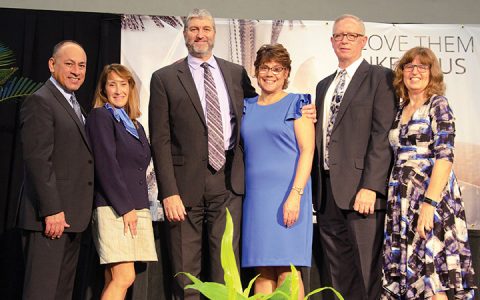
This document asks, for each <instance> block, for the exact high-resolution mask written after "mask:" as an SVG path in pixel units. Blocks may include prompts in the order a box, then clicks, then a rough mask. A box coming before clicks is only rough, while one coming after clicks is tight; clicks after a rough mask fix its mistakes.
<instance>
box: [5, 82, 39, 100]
mask: <svg viewBox="0 0 480 300" xmlns="http://www.w3.org/2000/svg"><path fill="white" fill-rule="evenodd" d="M41 86H42V83H37V82H34V81H33V80H31V79H29V78H25V77H20V78H17V77H13V78H12V80H10V81H8V82H7V83H5V85H3V86H0V101H6V100H10V99H14V98H19V97H23V96H28V95H30V94H31V93H33V92H35V91H36V90H38V89H39V88H40V87H41Z"/></svg>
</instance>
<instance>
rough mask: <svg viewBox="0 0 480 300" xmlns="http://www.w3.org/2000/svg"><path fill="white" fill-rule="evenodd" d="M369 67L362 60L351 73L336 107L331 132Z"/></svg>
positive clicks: (343, 113)
mask: <svg viewBox="0 0 480 300" xmlns="http://www.w3.org/2000/svg"><path fill="white" fill-rule="evenodd" d="M369 67H370V65H369V64H368V63H367V62H366V61H365V60H363V61H362V63H361V64H360V66H358V69H357V71H356V72H355V74H354V75H353V78H352V80H351V81H350V84H349V85H348V87H347V90H346V91H345V94H344V95H343V98H342V103H341V104H340V108H339V109H338V113H337V117H336V118H335V124H334V125H333V128H332V132H333V131H335V129H336V128H337V127H338V124H340V122H341V120H342V118H343V116H344V115H345V111H346V110H347V108H348V106H349V105H350V103H351V102H352V100H353V98H355V96H356V95H357V92H358V90H359V89H360V86H361V85H362V82H363V81H364V80H365V78H366V77H367V76H366V74H367V73H368V70H369Z"/></svg>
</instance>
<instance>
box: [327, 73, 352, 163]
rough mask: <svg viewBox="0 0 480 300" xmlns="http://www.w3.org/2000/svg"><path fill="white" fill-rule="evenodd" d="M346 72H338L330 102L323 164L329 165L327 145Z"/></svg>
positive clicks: (343, 88)
mask: <svg viewBox="0 0 480 300" xmlns="http://www.w3.org/2000/svg"><path fill="white" fill-rule="evenodd" d="M346 75H347V72H346V71H345V70H341V71H340V72H339V74H338V76H339V79H338V83H337V86H336V87H335V91H334V93H333V98H332V103H331V104H330V118H329V120H328V125H327V134H326V137H325V143H326V145H327V146H326V147H325V164H326V165H327V166H328V167H330V161H329V160H330V156H329V153H328V147H329V146H330V136H331V135H332V130H333V125H334V124H335V119H336V118H337V113H338V109H339V108H340V104H341V103H342V98H343V94H344V93H345V77H346Z"/></svg>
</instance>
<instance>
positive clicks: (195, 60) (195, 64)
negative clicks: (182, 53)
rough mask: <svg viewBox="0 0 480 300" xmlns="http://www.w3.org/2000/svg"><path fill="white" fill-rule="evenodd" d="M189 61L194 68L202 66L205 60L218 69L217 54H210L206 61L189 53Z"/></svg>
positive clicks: (189, 64)
mask: <svg viewBox="0 0 480 300" xmlns="http://www.w3.org/2000/svg"><path fill="white" fill-rule="evenodd" d="M187 62H188V66H189V67H190V68H192V69H194V70H197V69H198V68H201V66H200V65H201V64H203V63H204V62H207V63H208V64H209V65H210V67H212V68H214V69H218V64H217V60H216V59H215V56H213V55H212V56H210V58H209V59H208V60H207V61H204V60H202V59H200V58H197V57H195V56H192V55H190V54H189V55H188V56H187Z"/></svg>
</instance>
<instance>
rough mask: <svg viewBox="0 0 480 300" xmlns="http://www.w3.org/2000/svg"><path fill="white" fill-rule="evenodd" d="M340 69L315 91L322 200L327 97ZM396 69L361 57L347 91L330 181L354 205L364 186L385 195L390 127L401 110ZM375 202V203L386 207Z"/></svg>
mask: <svg viewBox="0 0 480 300" xmlns="http://www.w3.org/2000/svg"><path fill="white" fill-rule="evenodd" d="M335 75H336V74H335V73H334V74H332V75H330V76H328V77H326V78H325V79H323V80H322V81H320V82H319V83H318V85H317V91H316V95H317V98H316V105H317V108H318V110H317V118H318V120H319V121H318V122H317V124H316V155H315V156H316V159H315V161H314V177H317V180H315V182H317V183H319V185H318V186H317V190H316V192H315V195H316V198H317V201H316V203H317V205H319V201H320V199H321V193H322V188H323V187H322V185H321V182H322V181H321V180H319V179H318V176H321V175H322V174H321V173H322V172H323V171H322V170H323V138H322V132H323V130H324V128H323V126H322V123H323V122H322V120H323V102H324V98H325V94H326V92H327V90H328V88H329V86H330V84H331V83H332V81H333V80H334V78H335ZM392 83H393V73H392V71H391V70H390V69H387V68H384V67H380V66H373V65H370V64H369V63H367V62H366V61H365V60H363V61H362V63H361V64H360V66H359V67H358V69H357V71H356V72H355V74H354V76H353V77H352V80H351V81H350V84H349V85H348V88H347V90H346V91H345V94H344V96H343V99H342V102H341V105H340V108H339V111H338V114H337V117H336V119H335V124H334V127H333V130H332V135H331V137H330V147H329V156H330V158H329V159H330V182H331V185H332V192H333V196H334V198H335V201H336V204H337V206H338V207H339V208H341V209H353V204H354V201H355V195H356V193H357V192H358V190H360V188H367V189H370V190H373V191H376V192H377V194H378V195H383V196H385V195H386V192H387V180H388V173H389V170H390V165H391V159H392V155H391V150H390V146H389V143H388V132H389V130H390V128H391V127H392V123H393V121H394V118H395V113H396V104H395V103H396V101H395V93H394V89H393V84H392ZM385 206H386V203H385V201H376V204H375V208H376V209H379V208H385Z"/></svg>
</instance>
